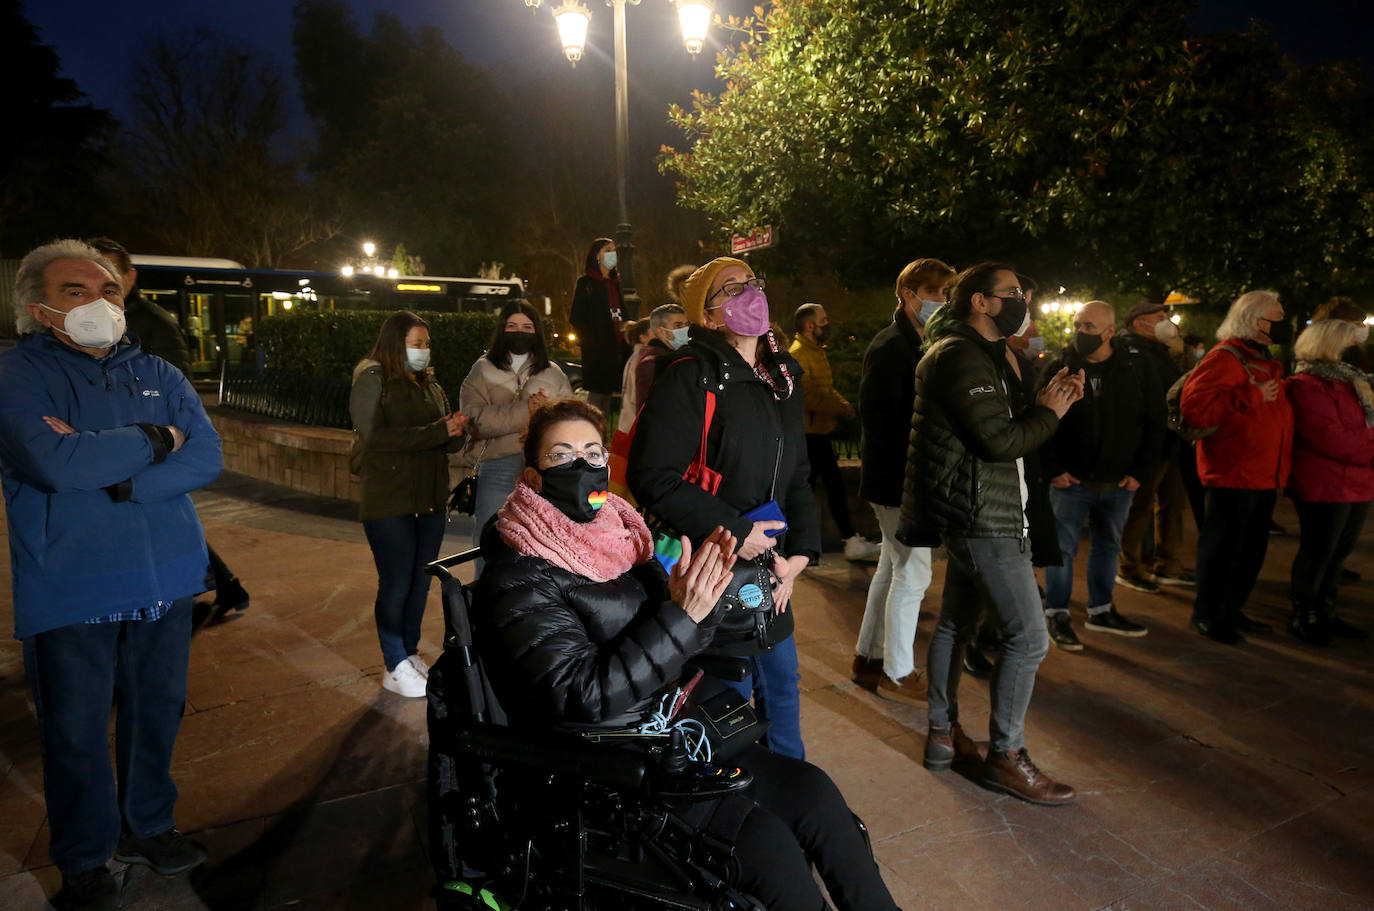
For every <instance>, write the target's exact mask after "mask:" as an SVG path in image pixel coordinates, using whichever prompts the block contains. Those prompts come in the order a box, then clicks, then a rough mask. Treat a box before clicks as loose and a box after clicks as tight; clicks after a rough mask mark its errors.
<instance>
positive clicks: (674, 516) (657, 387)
mask: <svg viewBox="0 0 1374 911" xmlns="http://www.w3.org/2000/svg"><path fill="white" fill-rule="evenodd" d="M689 337H690V339H691V342H690V343H689V344H687V345H685V346H684V347H682V348H680V349H679V350H678V351H676V352H674V353H675V354H677V355H678V357H676V358H665V359H664V361H663V362H662V364H661V366H660V369H659V373H658V377H657V378H656V379H655V380H654V385H653V388H652V389H651V390H650V391H649V398H648V400H647V401H646V402H645V403H644V407H643V409H642V410H641V411H640V413H639V419H638V421H636V423H635V438H634V443H633V444H632V445H631V447H630V458H629V462H628V466H627V468H626V472H625V477H626V480H627V481H628V483H629V487H630V492H631V493H633V494H634V496H635V501H636V502H637V503H639V505H640V506H642V507H644V509H645V510H647V511H648V512H649V513H650V515H652V516H653V517H654V518H656V519H658V520H660V521H662V522H663V523H664V524H665V525H667V526H668V527H669V528H672V529H675V530H676V531H677V532H678V533H680V534H684V535H686V536H687V537H688V538H690V539H691V540H692V541H693V542H696V543H700V542H701V540H702V539H704V538H705V537H706V536H707V535H709V534H710V533H711V531H712V529H714V528H715V527H716V526H717V525H721V526H724V527H725V528H726V529H727V530H728V531H729V532H730V533H731V534H733V535H734V536H735V539H736V540H737V541H740V542H743V541H744V539H745V538H746V537H748V535H749V531H750V529H751V528H752V527H753V523H752V522H750V521H749V520H748V519H746V518H744V517H743V514H744V513H746V512H748V511H749V510H751V509H753V508H755V507H756V506H761V505H763V504H764V503H767V502H768V500H769V498H770V496H771V497H772V498H773V499H776V500H777V502H778V505H779V506H780V507H782V513H783V515H784V516H785V517H786V519H787V531H786V532H784V533H783V534H782V535H781V536H779V537H778V539H777V542H778V543H777V548H778V551H779V552H780V553H782V554H785V555H787V556H796V555H805V556H807V557H809V558H810V559H811V562H812V563H815V562H816V560H817V559H818V558H819V557H820V551H821V533H820V524H819V521H818V519H817V516H816V498H815V496H814V495H813V494H812V493H811V488H810V486H809V485H808V484H807V476H808V475H809V474H810V471H811V466H810V462H809V461H808V460H807V457H806V436H805V427H804V416H805V402H804V401H803V395H802V387H801V379H800V376H801V368H800V367H799V366H798V365H797V362H796V361H795V360H794V359H793V358H792V356H791V355H789V354H788V353H787V351H786V349H783V348H782V346H781V345H779V346H778V347H779V349H780V350H779V351H778V352H776V353H774V352H772V351H771V350H768V348H767V345H766V343H765V342H763V341H760V343H759V344H760V346H761V347H762V348H763V354H762V356H761V358H760V363H762V364H764V365H765V366H766V367H767V368H768V371H769V375H770V376H772V377H773V380H774V383H775V384H777V386H778V387H779V389H780V390H781V393H780V394H784V395H785V394H786V391H787V388H788V380H787V377H788V376H789V375H790V377H791V385H792V393H791V395H790V396H788V397H787V398H785V399H783V400H782V401H778V400H777V399H775V398H774V396H773V390H772V388H770V386H769V384H768V383H765V382H764V381H763V380H762V379H760V378H759V377H758V376H757V375H756V374H755V373H754V371H753V370H751V369H750V367H749V365H748V364H746V363H745V362H744V358H742V357H740V354H739V352H738V351H736V350H735V349H734V348H732V347H731V346H730V345H728V344H726V343H725V342H724V341H723V340H722V339H721V338H720V336H719V335H717V334H716V333H714V332H711V331H708V330H705V329H700V328H698V327H695V326H694V327H692V330H691V333H690V335H689ZM784 371H785V373H784ZM708 388H709V389H710V390H712V391H713V392H714V393H715V396H716V413H715V417H714V418H713V419H712V421H711V432H710V434H709V435H708V436H707V442H706V464H707V466H708V467H710V468H712V469H714V470H716V471H718V472H720V473H721V475H722V480H721V484H720V488H719V489H718V490H717V491H716V493H715V494H714V495H712V494H709V493H707V492H706V491H704V490H702V489H701V488H700V487H696V486H694V485H692V484H688V483H687V482H686V481H684V480H683V479H682V475H683V472H685V471H686V470H687V466H689V465H690V464H691V463H692V460H693V459H694V458H696V454H697V449H698V448H699V446H700V445H701V427H702V424H703V422H704V420H705V415H706V390H707V389H708ZM779 441H781V443H782V461H781V463H780V464H778V461H777V460H778V444H779ZM775 464H778V469H777V490H776V493H770V491H772V489H773V470H774V465H775ZM792 628H793V623H792V611H790V610H789V611H786V612H784V613H782V614H779V615H777V616H775V617H774V618H773V620H772V624H771V629H770V639H771V640H772V641H773V642H775V643H776V642H781V641H783V640H784V639H786V638H787V637H788V636H790V635H792ZM719 644H720V643H718V645H719ZM730 650H731V651H732V652H733V653H736V654H740V653H743V652H741V651H739V650H738V649H733V648H732V649H730Z"/></svg>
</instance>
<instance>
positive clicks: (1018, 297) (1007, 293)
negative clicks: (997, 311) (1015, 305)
mask: <svg viewBox="0 0 1374 911" xmlns="http://www.w3.org/2000/svg"><path fill="white" fill-rule="evenodd" d="M984 293H985V294H986V295H987V296H988V297H996V298H1000V299H1003V300H1014V301H1023V300H1025V299H1026V292H1024V291H1022V290H1021V289H1020V288H993V289H992V290H991V291H985V292H984Z"/></svg>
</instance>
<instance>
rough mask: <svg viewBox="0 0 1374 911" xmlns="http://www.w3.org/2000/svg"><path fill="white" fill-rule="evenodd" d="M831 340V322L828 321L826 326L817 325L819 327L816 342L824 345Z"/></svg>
mask: <svg viewBox="0 0 1374 911" xmlns="http://www.w3.org/2000/svg"><path fill="white" fill-rule="evenodd" d="M829 340H830V324H829V323H826V324H825V325H824V326H817V327H816V344H817V345H824V344H825V343H826V342H827V341H829Z"/></svg>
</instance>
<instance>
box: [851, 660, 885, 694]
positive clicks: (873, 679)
mask: <svg viewBox="0 0 1374 911" xmlns="http://www.w3.org/2000/svg"><path fill="white" fill-rule="evenodd" d="M851 679H853V681H854V682H855V683H857V684H858V685H859V686H861V687H863V688H864V689H866V690H868V691H869V692H870V693H872V692H876V691H877V689H878V681H880V680H882V679H883V659H881V658H865V657H864V656H863V655H855V656H854V670H853V673H852V675H851Z"/></svg>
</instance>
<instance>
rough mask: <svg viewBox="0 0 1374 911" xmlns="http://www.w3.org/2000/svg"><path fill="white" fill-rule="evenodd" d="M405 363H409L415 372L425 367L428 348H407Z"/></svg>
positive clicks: (427, 360) (426, 365) (427, 361)
mask: <svg viewBox="0 0 1374 911" xmlns="http://www.w3.org/2000/svg"><path fill="white" fill-rule="evenodd" d="M406 363H407V364H409V365H410V369H411V370H414V371H416V372H419V371H421V370H424V369H425V368H426V367H428V366H429V349H428V348H407V349H406Z"/></svg>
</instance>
